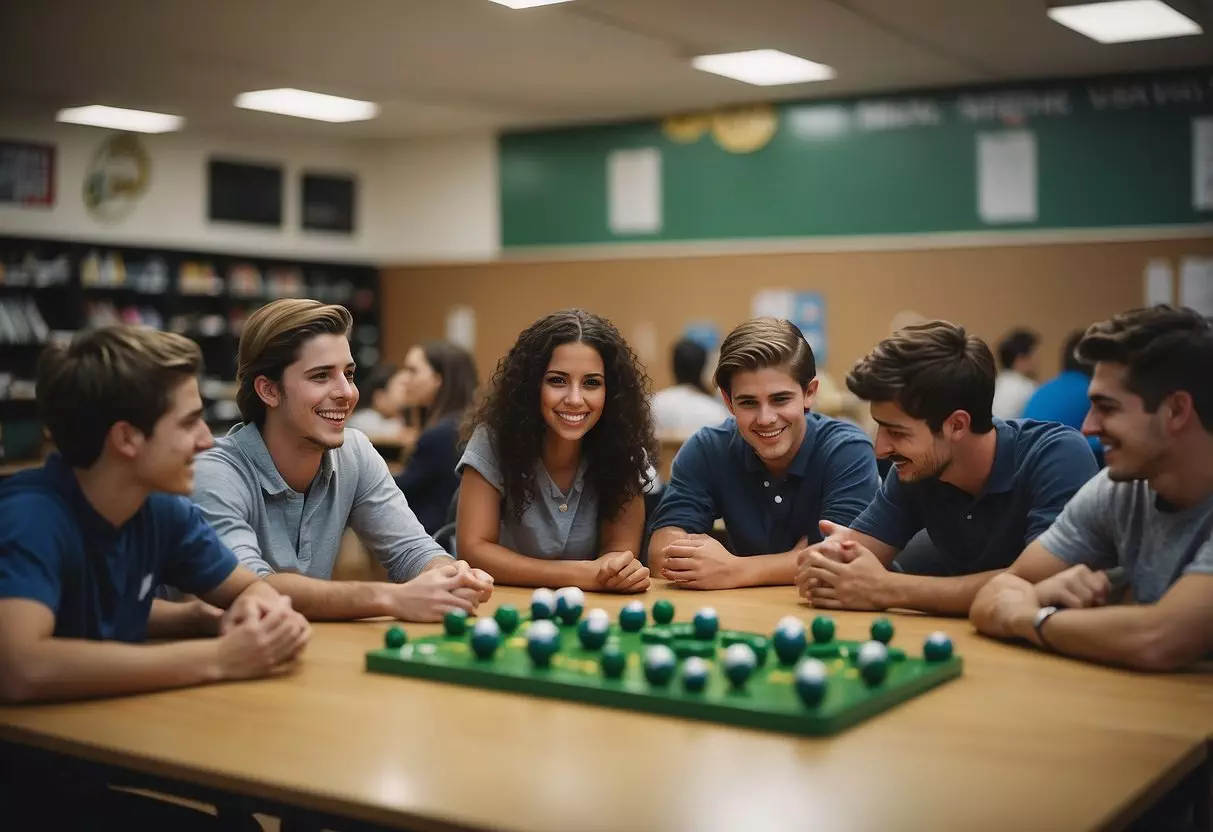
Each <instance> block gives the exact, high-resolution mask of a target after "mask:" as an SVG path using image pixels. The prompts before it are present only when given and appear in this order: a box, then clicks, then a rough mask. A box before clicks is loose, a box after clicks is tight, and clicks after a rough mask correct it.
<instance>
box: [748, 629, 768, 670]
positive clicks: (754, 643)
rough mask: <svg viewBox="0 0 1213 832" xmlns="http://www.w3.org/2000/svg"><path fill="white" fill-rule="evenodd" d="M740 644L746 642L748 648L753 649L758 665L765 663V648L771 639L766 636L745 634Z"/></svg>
mask: <svg viewBox="0 0 1213 832" xmlns="http://www.w3.org/2000/svg"><path fill="white" fill-rule="evenodd" d="M742 644H748V645H749V646H750V649H751V650H753V651H754V658H755V659H757V660H758V666H759V667H762V666H763V665H764V664H766V663H767V648H768V647H770V646H771V641H770V639H768V638H767V637H766V636H757V635H753V634H750V635H747V636H746V639H745V641H743V642H742Z"/></svg>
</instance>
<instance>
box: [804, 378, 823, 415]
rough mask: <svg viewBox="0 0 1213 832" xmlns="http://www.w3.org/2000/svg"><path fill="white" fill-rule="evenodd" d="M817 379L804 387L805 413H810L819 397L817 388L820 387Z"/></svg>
mask: <svg viewBox="0 0 1213 832" xmlns="http://www.w3.org/2000/svg"><path fill="white" fill-rule="evenodd" d="M820 384H821V382H819V381H818V380H817V379H816V378H814V379H813V380H812V381H810V382H809V383H808V384H806V385H805V386H804V412H805V413H808V412H809V410H810V409H812V407H813V399H814V398H816V397H817V388H818V386H820Z"/></svg>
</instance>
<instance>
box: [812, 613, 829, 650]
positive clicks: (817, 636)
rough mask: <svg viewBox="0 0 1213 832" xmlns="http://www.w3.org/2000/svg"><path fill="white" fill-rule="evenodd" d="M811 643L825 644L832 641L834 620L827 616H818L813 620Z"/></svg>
mask: <svg viewBox="0 0 1213 832" xmlns="http://www.w3.org/2000/svg"><path fill="white" fill-rule="evenodd" d="M812 631H813V641H815V642H817V643H818V644H826V643H828V642H831V641H833V640H834V619H833V618H830V617H829V616H828V615H819V616H817V617H816V618H814V619H813V624H812Z"/></svg>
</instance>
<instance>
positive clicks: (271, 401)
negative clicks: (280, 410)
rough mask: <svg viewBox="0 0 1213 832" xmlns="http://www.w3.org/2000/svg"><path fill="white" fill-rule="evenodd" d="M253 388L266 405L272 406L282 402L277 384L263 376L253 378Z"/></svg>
mask: <svg viewBox="0 0 1213 832" xmlns="http://www.w3.org/2000/svg"><path fill="white" fill-rule="evenodd" d="M253 390H254V391H255V392H256V393H257V398H259V399H261V401H262V403H263V404H264V405H265V406H266V407H269V408H274V407H277V406H278V405H280V404H281V403H282V401H281V396H280V395H279V391H278V385H277V384H274V382H272V381H270V380H269V379H268V378H266V377H265V376H257V378H255V379H253Z"/></svg>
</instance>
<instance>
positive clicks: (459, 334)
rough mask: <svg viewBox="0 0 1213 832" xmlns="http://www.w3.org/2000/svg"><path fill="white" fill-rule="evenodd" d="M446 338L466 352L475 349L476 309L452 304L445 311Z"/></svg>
mask: <svg viewBox="0 0 1213 832" xmlns="http://www.w3.org/2000/svg"><path fill="white" fill-rule="evenodd" d="M446 340H448V341H450V342H451V343H452V344H455V345H457V346H460V347H463V348H464V349H465V350H467V351H468V352H472V351H473V350H474V349H476V310H475V309H473V308H472V307H470V306H452V307H451V308H450V309H448V310H447V311H446Z"/></svg>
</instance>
